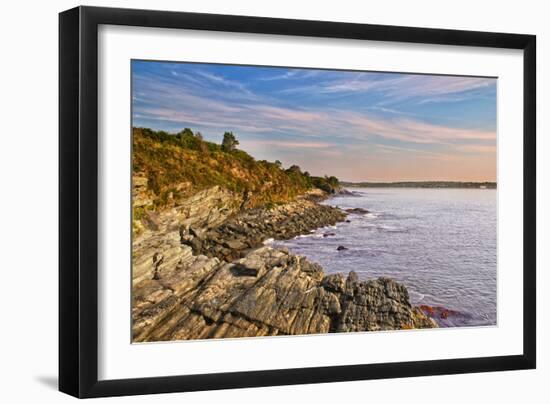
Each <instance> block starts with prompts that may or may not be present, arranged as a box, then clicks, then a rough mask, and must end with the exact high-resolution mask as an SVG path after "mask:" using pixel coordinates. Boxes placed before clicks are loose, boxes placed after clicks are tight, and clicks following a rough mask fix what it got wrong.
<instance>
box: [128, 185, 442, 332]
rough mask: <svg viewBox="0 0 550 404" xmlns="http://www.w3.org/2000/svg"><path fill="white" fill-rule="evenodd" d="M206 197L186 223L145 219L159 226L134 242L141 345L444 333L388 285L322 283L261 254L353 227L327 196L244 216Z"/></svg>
mask: <svg viewBox="0 0 550 404" xmlns="http://www.w3.org/2000/svg"><path fill="white" fill-rule="evenodd" d="M218 194H219V195H218ZM204 195H205V197H204V200H205V201H206V202H204V203H202V204H201V203H200V201H198V200H197V196H195V197H194V198H195V199H194V203H193V204H192V205H189V206H192V208H193V209H188V210H189V212H191V211H193V214H190V215H188V216H187V217H186V216H185V214H184V213H182V212H184V210H182V209H179V210H178V209H174V210H172V211H171V212H165V213H163V214H161V215H158V216H157V217H153V218H152V219H151V218H149V217H148V218H146V219H147V220H154V223H153V225H154V226H149V228H148V229H147V231H144V232H143V233H142V234H140V235H139V236H137V237H135V239H134V243H133V259H132V261H133V278H132V283H133V302H132V319H133V324H132V332H133V341H134V342H147V341H167V340H185V339H204V338H235V337H255V336H262V335H298V334H318V333H328V332H350V331H376V330H395V329H411V328H433V327H437V325H436V323H435V322H434V320H433V319H431V318H430V317H429V316H427V315H426V314H425V313H424V312H423V311H422V310H421V309H420V308H417V307H413V306H412V305H411V304H410V299H409V295H408V292H407V289H406V288H405V287H404V286H403V285H401V284H399V283H397V282H395V281H393V280H391V279H388V278H379V279H376V280H369V281H360V280H359V279H357V275H356V274H355V273H354V272H351V273H350V274H349V275H347V276H345V275H343V274H330V275H325V274H324V272H323V269H322V267H321V266H320V265H318V264H315V263H312V262H309V261H308V260H307V259H306V258H304V257H301V256H297V255H294V254H291V253H290V252H288V251H287V250H285V249H273V248H271V247H268V246H263V243H264V241H265V240H266V239H270V238H273V239H288V238H292V237H295V236H297V235H300V234H307V233H308V232H310V231H312V230H315V229H317V228H319V227H324V226H328V225H334V224H336V223H337V222H340V221H343V220H346V212H343V211H341V210H340V209H337V208H334V207H330V206H326V205H321V204H319V203H317V201H318V200H319V199H322V198H323V197H324V196H323V195H322V194H319V193H318V192H317V193H312V194H309V195H306V196H305V197H302V198H298V199H297V200H295V201H293V202H289V203H287V204H284V205H280V206H275V207H272V208H269V209H254V210H242V211H238V210H236V208H234V206H235V205H234V204H231V203H230V199H231V198H230V195H229V196H228V195H227V192H226V191H222V190H214V189H211V190H208V192H206V193H204ZM220 201H222V202H223V203H222V202H220ZM197 203H198V205H197ZM183 205H185V204H183ZM229 207H231V208H229ZM231 209H232V210H231ZM195 218H201V219H200V220H196V219H195ZM209 218H214V220H209Z"/></svg>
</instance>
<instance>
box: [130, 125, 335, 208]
mask: <svg viewBox="0 0 550 404" xmlns="http://www.w3.org/2000/svg"><path fill="white" fill-rule="evenodd" d="M238 144H239V142H238V140H237V138H236V137H235V135H234V134H233V133H232V132H226V133H224V135H223V141H222V144H221V145H218V144H215V143H212V142H207V141H205V140H204V139H203V137H202V135H201V134H200V133H194V132H193V131H192V130H191V129H189V128H186V129H184V130H182V131H181V132H179V133H177V134H169V133H167V132H163V131H153V130H151V129H147V128H134V129H133V154H132V156H133V173H134V175H135V176H138V177H146V178H147V189H148V192H149V193H151V194H152V196H151V198H152V200H153V209H154V210H158V209H161V208H163V207H165V206H168V205H169V204H170V203H171V202H172V201H174V200H178V199H180V198H186V197H188V196H191V195H193V194H194V193H196V192H198V191H201V190H203V189H206V188H210V187H212V186H216V185H218V186H221V187H223V188H225V189H228V190H230V191H232V192H235V193H238V194H241V195H244V196H245V198H244V199H246V201H247V206H249V207H259V206H273V205H275V204H279V203H283V202H286V201H289V200H291V199H294V198H295V197H296V196H298V195H300V194H303V193H305V192H306V191H308V190H309V189H311V188H312V187H318V188H321V189H323V190H325V191H326V192H328V193H333V192H335V191H336V190H337V189H338V188H339V184H338V179H336V178H335V177H325V178H321V177H311V176H310V175H309V173H307V172H306V173H302V171H301V169H300V167H298V166H296V165H293V166H291V167H290V168H288V169H286V170H285V169H283V168H282V164H281V162H280V161H275V162H269V161H265V160H262V161H257V160H255V159H254V158H253V157H252V156H250V155H249V154H248V153H246V152H245V151H243V150H239V149H237V148H236V147H237V145H238ZM135 213H136V214H137V215H140V216H141V215H143V214H144V212H143V211H142V210H140V209H136V210H135Z"/></svg>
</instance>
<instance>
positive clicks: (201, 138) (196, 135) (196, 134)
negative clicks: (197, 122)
mask: <svg viewBox="0 0 550 404" xmlns="http://www.w3.org/2000/svg"><path fill="white" fill-rule="evenodd" d="M195 137H196V138H197V139H199V140H204V137H203V136H202V133H200V132H195Z"/></svg>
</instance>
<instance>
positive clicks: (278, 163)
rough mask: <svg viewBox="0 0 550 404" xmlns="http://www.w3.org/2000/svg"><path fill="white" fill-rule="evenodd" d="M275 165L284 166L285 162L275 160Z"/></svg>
mask: <svg viewBox="0 0 550 404" xmlns="http://www.w3.org/2000/svg"><path fill="white" fill-rule="evenodd" d="M275 165H276V166H277V167H279V168H281V167H282V166H283V163H281V160H275Z"/></svg>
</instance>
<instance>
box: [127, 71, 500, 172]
mask: <svg viewBox="0 0 550 404" xmlns="http://www.w3.org/2000/svg"><path fill="white" fill-rule="evenodd" d="M140 67H141V68H140V69H136V70H135V71H134V72H133V76H132V80H133V99H132V102H133V111H134V116H133V120H134V124H135V125H139V126H150V127H153V128H156V129H164V130H174V131H175V130H180V129H182V128H184V127H191V128H193V129H196V130H200V131H201V132H202V133H203V135H204V136H205V137H206V138H207V139H210V140H214V141H219V138H220V137H221V134H222V133H223V132H224V131H226V130H231V131H233V132H235V133H237V136H238V137H239V139H240V141H241V145H242V146H243V148H245V150H251V151H254V155H255V156H256V157H258V158H268V159H275V158H278V159H280V160H282V161H284V158H285V156H290V155H292V159H293V161H294V160H295V162H296V163H300V162H301V163H300V164H301V165H304V167H305V168H306V169H307V167H308V166H311V167H312V168H311V169H312V170H313V169H314V168H315V169H317V170H319V171H323V172H331V171H334V172H338V173H342V171H341V169H340V168H339V167H337V164H345V165H346V166H347V167H353V169H354V170H358V169H359V168H358V167H359V166H360V165H361V164H365V163H364V162H365V161H370V163H369V164H378V165H379V166H380V167H381V165H382V161H386V160H384V158H385V159H391V158H393V159H395V158H399V159H406V160H407V161H416V163H413V164H428V163H426V162H427V161H432V162H433V161H435V160H437V161H439V163H440V164H441V165H442V167H443V166H446V165H447V163H446V162H448V163H449V164H451V163H450V162H454V163H453V164H456V167H454V168H453V170H454V171H453V172H456V173H459V172H460V168H459V163H458V162H459V161H465V159H467V158H468V159H474V158H476V156H477V157H479V159H480V160H479V161H480V162H481V161H482V162H483V164H484V165H483V167H484V168H483V170H485V171H484V172H491V173H492V171H490V170H489V168H490V167H491V166H490V164H489V163H488V162H490V161H494V162H495V167H496V131H495V130H492V129H487V128H493V127H495V126H496V125H495V119H496V118H495V115H494V113H492V112H491V108H493V110H494V105H495V100H496V93H495V91H494V90H495V80H493V79H483V78H472V77H445V76H427V75H404V74H381V73H372V74H370V73H357V72H332V71H320V70H304V69H297V70H292V69H279V70H277V69H262V68H250V67H248V68H246V69H248V70H246V69H239V68H238V67H235V66H232V67H231V68H227V69H225V68H224V67H223V66H215V68H214V67H209V65H196V64H193V65H185V64H169V63H168V64H165V65H163V66H162V69H161V68H156V67H155V66H152V67H151V66H150V65H143V66H140ZM471 99H478V100H482V101H483V102H484V103H485V105H487V106H488V108H489V109H488V112H484V111H481V115H479V114H480V112H479V110H476V111H474V112H470V110H468V109H461V108H455V107H454V105H458V104H460V103H461V102H462V103H464V102H469V101H468V100H471ZM410 105H414V106H416V107H415V108H416V109H415V108H411V107H410ZM442 105H447V106H442ZM460 105H462V104H460ZM452 108H454V109H452ZM472 113H475V114H477V115H476V116H475V120H471V119H469V116H470V115H471V114H472ZM449 122H452V123H453V124H449ZM474 122H480V125H478V127H476V126H475V125H473V123H474ZM466 126H467V127H466ZM365 156H369V158H368V160H365ZM384 156H385V157H384ZM414 159H416V160H414ZM323 163H324V165H323ZM430 164H431V163H430ZM468 164H472V162H471V160H468ZM480 164H481V163H480ZM388 167H389V166H388ZM425 167H426V169H427V167H428V165H426V166H425ZM371 168H372V167H371ZM469 169H470V168H469ZM388 170H389V171H388V173H389V172H392V174H391V175H394V176H398V175H397V174H396V173H395V172H393V171H391V170H390V169H389V168H388ZM392 170H393V169H392ZM464 170H466V168H464ZM312 172H313V171H312ZM405 174H406V173H405V172H403V176H404V175H405ZM358 175H359V174H358ZM365 175H367V174H366V172H365ZM457 175H458V174H457ZM469 175H470V174H469ZM471 175H473V174H471ZM487 175H489V176H490V175H493V174H487Z"/></svg>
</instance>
